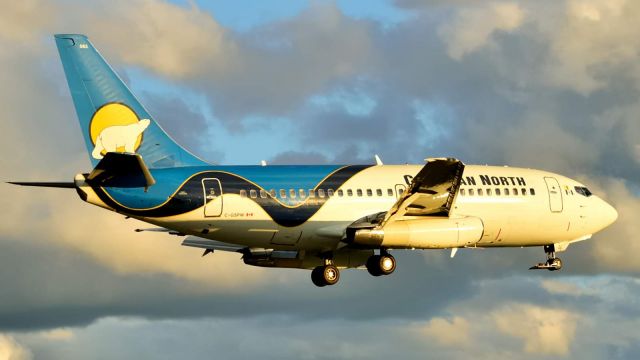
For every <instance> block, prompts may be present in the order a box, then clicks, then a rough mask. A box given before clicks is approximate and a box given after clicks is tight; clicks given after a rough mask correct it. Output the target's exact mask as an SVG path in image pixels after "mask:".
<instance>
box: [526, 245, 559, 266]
mask: <svg viewBox="0 0 640 360" xmlns="http://www.w3.org/2000/svg"><path fill="white" fill-rule="evenodd" d="M544 252H545V253H546V254H547V261H546V262H543V263H539V264H537V265H533V266H532V267H530V268H529V270H543V269H547V270H549V271H556V270H560V269H562V260H560V258H557V257H556V249H555V246H554V245H545V247H544Z"/></svg>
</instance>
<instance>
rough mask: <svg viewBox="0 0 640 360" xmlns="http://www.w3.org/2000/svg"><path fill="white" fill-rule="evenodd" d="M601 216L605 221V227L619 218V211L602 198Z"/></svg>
mask: <svg viewBox="0 0 640 360" xmlns="http://www.w3.org/2000/svg"><path fill="white" fill-rule="evenodd" d="M600 217H601V219H602V222H603V225H604V226H603V227H607V226H609V225H611V224H613V223H614V222H615V221H616V220H617V219H618V211H617V210H616V209H615V208H614V207H613V206H611V205H609V203H607V202H606V201H604V200H602V205H601V206H600Z"/></svg>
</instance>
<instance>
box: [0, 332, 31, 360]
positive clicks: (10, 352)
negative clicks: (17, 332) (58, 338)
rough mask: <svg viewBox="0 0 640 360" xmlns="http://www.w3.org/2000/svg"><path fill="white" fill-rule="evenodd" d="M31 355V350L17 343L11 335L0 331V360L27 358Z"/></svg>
mask: <svg viewBox="0 0 640 360" xmlns="http://www.w3.org/2000/svg"><path fill="white" fill-rule="evenodd" d="M32 357H33V356H32V354H31V351H29V349H27V348H25V347H24V346H22V345H21V344H19V343H18V342H17V341H16V340H15V339H14V338H13V337H12V336H10V335H5V334H2V333H0V359H1V360H29V359H32Z"/></svg>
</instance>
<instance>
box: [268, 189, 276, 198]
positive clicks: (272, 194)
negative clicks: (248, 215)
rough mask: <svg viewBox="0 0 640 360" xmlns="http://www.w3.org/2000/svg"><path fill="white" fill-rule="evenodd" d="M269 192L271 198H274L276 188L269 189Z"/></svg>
mask: <svg viewBox="0 0 640 360" xmlns="http://www.w3.org/2000/svg"><path fill="white" fill-rule="evenodd" d="M269 194H271V197H272V198H275V197H276V190H275V189H271V190H269Z"/></svg>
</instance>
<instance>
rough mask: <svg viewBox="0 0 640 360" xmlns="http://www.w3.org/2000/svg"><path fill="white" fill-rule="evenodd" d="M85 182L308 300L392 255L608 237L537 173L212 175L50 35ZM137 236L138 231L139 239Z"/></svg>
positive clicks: (597, 202) (76, 40) (260, 171)
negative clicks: (72, 112) (283, 273)
mask: <svg viewBox="0 0 640 360" xmlns="http://www.w3.org/2000/svg"><path fill="white" fill-rule="evenodd" d="M55 41H56V45H57V47H58V51H59V53H60V58H61V60H62V65H63V67H64V72H65V75H66V78H67V82H68V85H69V89H70V91H71V97H72V99H73V103H74V105H75V109H76V112H77V115H78V120H79V121H80V127H81V129H82V134H83V136H84V141H85V144H86V146H87V150H88V153H89V158H90V160H91V163H92V166H93V167H94V168H93V170H92V171H91V172H89V173H82V174H78V175H76V176H75V179H74V181H73V182H14V184H18V185H25V186H48V187H61V188H75V189H76V191H77V193H78V194H79V195H80V198H81V199H82V200H84V201H86V202H88V203H91V204H94V205H97V206H100V207H103V208H105V209H108V210H111V211H115V212H118V213H120V214H123V215H126V216H127V217H132V218H136V219H138V220H141V221H144V222H147V223H150V224H153V225H155V226H158V228H152V229H146V230H155V231H164V232H167V233H170V234H174V235H180V236H184V237H185V239H184V241H183V242H182V245H184V246H191V247H197V248H202V249H204V254H205V255H206V254H208V253H210V252H213V251H215V250H218V251H233V252H239V253H241V254H242V255H243V257H242V259H243V261H244V263H245V264H249V265H254V266H264V267H283V268H298V269H309V270H312V271H311V279H312V281H313V283H314V284H315V285H317V286H326V285H333V284H336V283H337V282H338V280H339V278H340V271H339V269H346V268H366V269H367V270H368V271H369V273H371V275H373V276H381V275H389V274H391V273H392V272H393V271H394V270H395V268H396V260H395V258H394V257H393V256H392V255H391V254H390V253H389V251H390V250H392V249H451V256H452V257H453V255H454V254H455V252H456V251H457V250H458V249H459V248H490V247H523V246H542V247H543V248H544V252H545V253H546V261H545V262H542V263H538V264H537V265H534V266H533V267H532V269H548V270H559V269H560V268H561V267H562V262H561V261H560V259H559V258H557V257H556V252H560V251H564V250H566V249H567V247H568V246H569V244H571V243H574V242H577V241H582V240H586V239H589V238H591V236H592V235H593V234H594V233H596V232H598V231H600V230H602V229H604V228H606V227H607V226H609V225H610V224H612V223H613V222H614V221H615V220H616V218H617V216H618V214H617V212H616V210H615V209H614V208H613V207H612V206H610V205H609V204H607V203H606V202H605V201H603V200H602V199H601V198H599V197H598V196H596V195H594V194H592V193H591V191H589V189H587V187H586V186H584V185H583V184H581V183H579V182H578V181H575V180H572V179H569V178H567V177H565V176H561V175H558V174H553V173H550V172H546V171H541V170H533V169H523V168H514V167H506V166H477V165H464V164H463V163H462V162H461V161H459V160H456V159H452V158H434V159H426V164H422V165H383V164H382V162H381V161H380V160H379V158H376V164H375V165H373V164H372V165H319V166H312V165H308V166H293V165H291V166H287V165H280V166H272V165H267V164H265V163H263V164H262V165H256V166H215V165H211V164H209V163H207V162H205V161H202V160H200V159H199V158H197V157H196V156H194V155H193V154H191V153H189V152H188V151H186V150H185V149H183V148H182V147H180V146H179V145H178V144H176V143H175V142H174V141H173V139H171V137H169V136H168V135H167V134H166V133H165V132H164V131H163V130H162V128H161V127H160V125H159V124H158V123H157V122H156V121H154V120H153V118H152V117H151V115H150V114H149V113H148V112H147V110H146V109H145V108H144V107H143V106H142V105H141V104H140V102H138V100H137V99H136V98H135V97H134V95H133V94H132V93H131V91H130V90H129V89H128V88H127V86H126V85H125V84H124V83H123V82H122V80H121V79H120V78H119V77H118V75H117V74H116V73H115V72H114V71H113V69H112V68H111V67H110V66H109V64H108V63H107V62H106V61H105V60H104V59H103V57H102V56H101V55H100V53H99V52H98V51H97V50H96V49H95V48H94V47H93V45H92V44H91V42H89V40H88V39H87V37H86V36H84V35H70V34H60V35H55ZM139 230H140V231H143V230H145V229H139Z"/></svg>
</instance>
